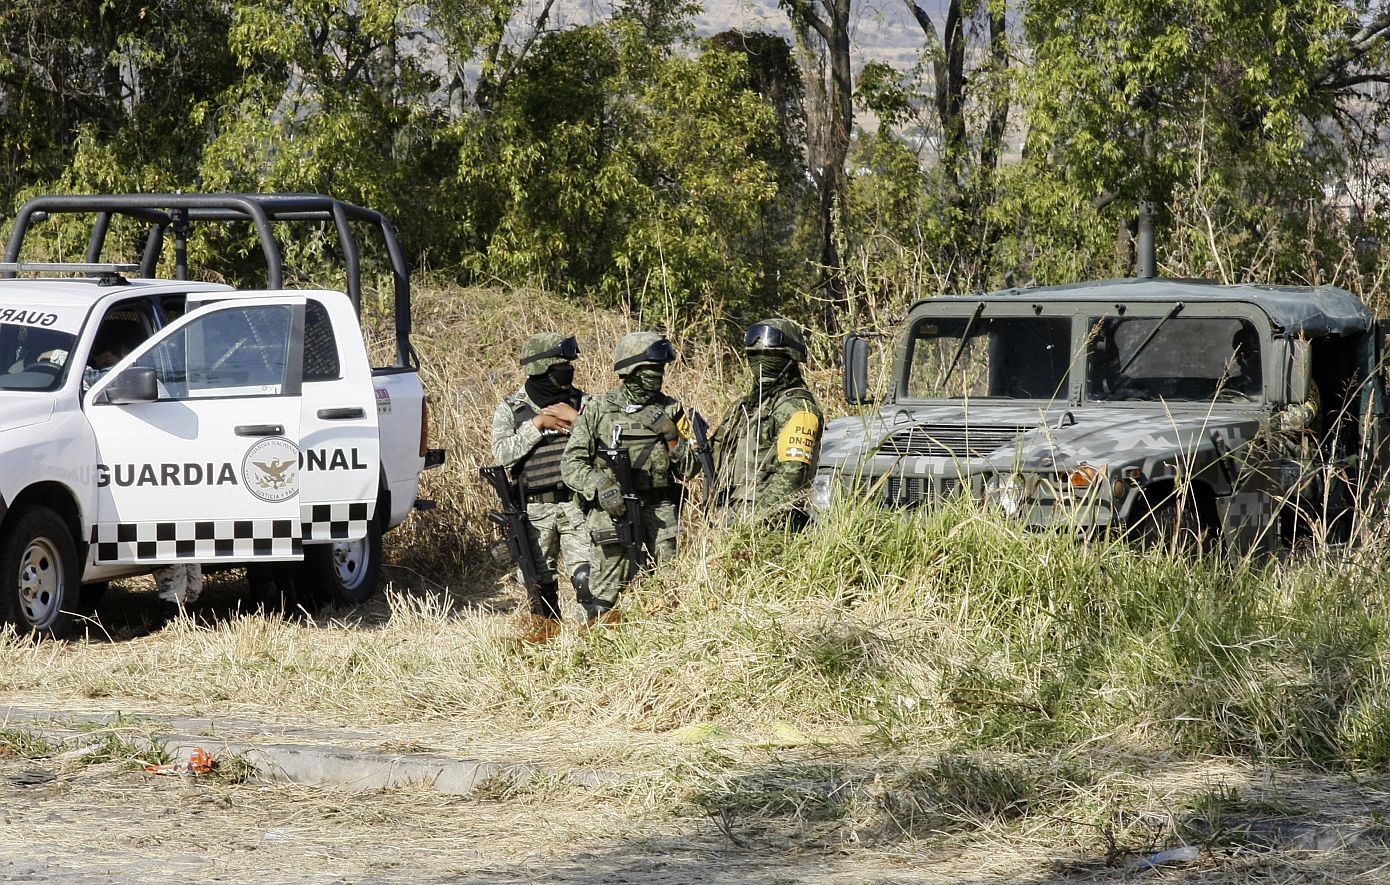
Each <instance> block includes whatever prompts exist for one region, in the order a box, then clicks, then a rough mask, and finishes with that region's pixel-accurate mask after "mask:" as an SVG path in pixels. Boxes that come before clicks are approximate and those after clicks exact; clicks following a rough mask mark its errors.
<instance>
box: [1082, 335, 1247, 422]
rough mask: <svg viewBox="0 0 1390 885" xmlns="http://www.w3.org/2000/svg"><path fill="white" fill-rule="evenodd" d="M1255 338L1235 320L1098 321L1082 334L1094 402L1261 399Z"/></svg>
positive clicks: (1089, 390)
mask: <svg viewBox="0 0 1390 885" xmlns="http://www.w3.org/2000/svg"><path fill="white" fill-rule="evenodd" d="M1261 355H1262V351H1261V347H1260V333H1259V330H1258V329H1256V328H1255V325H1254V324H1253V323H1251V322H1250V321H1248V320H1243V319H1239V318H1235V317H1182V316H1174V317H1171V318H1168V319H1164V318H1163V317H1128V318H1121V317H1113V316H1112V317H1095V318H1092V319H1091V321H1090V326H1089V332H1088V334H1087V336H1086V396H1087V398H1088V399H1093V400H1109V401H1117V400H1159V399H1163V400H1171V401H1178V402H1181V401H1204V400H1206V401H1210V400H1212V399H1216V398H1220V399H1223V400H1231V401H1237V402H1239V401H1249V400H1260V399H1262V397H1263V393H1264V381H1263V373H1262V371H1261V368H1260V366H1261Z"/></svg>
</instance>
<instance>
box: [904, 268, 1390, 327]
mask: <svg viewBox="0 0 1390 885" xmlns="http://www.w3.org/2000/svg"><path fill="white" fill-rule="evenodd" d="M947 297H949V299H950V300H952V301H971V302H973V301H978V300H980V299H981V298H1013V297H1017V298H1021V299H1022V298H1046V299H1048V300H1077V301H1122V302H1123V301H1128V302H1134V301H1154V302H1169V303H1171V302H1173V301H1191V302H1197V301H1208V302H1210V301H1243V302H1247V303H1250V304H1255V305H1257V306H1259V307H1260V309H1262V310H1263V311H1264V312H1265V313H1266V314H1268V315H1269V318H1270V320H1271V321H1272V322H1273V323H1274V325H1275V326H1276V327H1277V328H1278V330H1279V332H1280V333H1281V334H1283V335H1285V336H1289V337H1296V336H1299V335H1307V336H1310V337H1320V336H1323V335H1348V334H1351V333H1353V332H1363V331H1366V330H1367V329H1370V328H1371V327H1372V326H1373V325H1374V323H1375V317H1374V316H1373V315H1372V314H1371V311H1370V309H1369V308H1367V307H1366V305H1365V304H1364V303H1362V301H1361V299H1359V298H1357V297H1356V296H1355V295H1353V294H1351V293H1350V292H1348V291H1347V290H1345V289H1339V288H1337V287H1336V286H1255V285H1235V286H1223V285H1221V284H1220V283H1213V282H1209V281H1206V280H1182V279H1161V278H1159V279H1143V278H1129V279H1118V280H1096V281H1091V282H1084V283H1067V284H1065V285H1060V286H1039V287H1037V288H1032V289H1002V290H1000V291H997V292H988V293H984V294H980V295H959V296H943V299H944V298H947ZM929 300H941V299H924V300H923V301H918V302H917V303H916V304H914V305H913V307H914V308H915V307H917V306H918V305H920V304H923V303H925V302H926V301H929Z"/></svg>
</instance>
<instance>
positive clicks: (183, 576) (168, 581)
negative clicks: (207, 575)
mask: <svg viewBox="0 0 1390 885" xmlns="http://www.w3.org/2000/svg"><path fill="white" fill-rule="evenodd" d="M154 582H155V584H156V585H157V586H158V587H159V598H160V599H162V600H164V601H165V602H176V603H178V604H179V605H182V606H189V605H192V604H193V603H195V602H197V601H198V596H199V594H201V593H202V592H203V568H202V566H200V565H198V563H196V562H191V563H179V564H177V565H162V566H160V567H159V568H157V569H155V570H154Z"/></svg>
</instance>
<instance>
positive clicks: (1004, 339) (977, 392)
mask: <svg viewBox="0 0 1390 885" xmlns="http://www.w3.org/2000/svg"><path fill="white" fill-rule="evenodd" d="M969 325H970V318H969V317H953V318H940V317H938V318H932V319H926V320H923V321H921V322H919V323H918V324H917V326H916V327H915V328H914V329H913V335H912V341H911V343H910V347H911V351H910V354H909V359H908V375H907V396H908V397H909V398H911V399H932V398H941V397H945V398H959V397H972V398H974V397H982V398H983V397H993V398H1001V399H1057V398H1062V397H1065V396H1066V395H1067V369H1068V367H1069V366H1070V363H1071V320H1070V319H1069V318H1067V317H1039V316H1031V317H1017V316H1014V317H993V318H992V317H990V316H989V315H988V314H986V315H984V316H982V317H980V318H979V319H978V320H977V321H976V322H975V324H974V326H973V328H970V329H969V331H970V338H969V339H968V340H966V342H965V346H964V347H961V336H962V335H964V334H965V332H966V329H967V327H969ZM957 352H959V354H960V356H959V357H958V358H956V362H955V366H954V367H952V366H951V360H952V358H953V357H956V354H957ZM948 369H949V373H948ZM943 379H945V382H946V383H945V387H944V388H942V386H941V385H942V380H943Z"/></svg>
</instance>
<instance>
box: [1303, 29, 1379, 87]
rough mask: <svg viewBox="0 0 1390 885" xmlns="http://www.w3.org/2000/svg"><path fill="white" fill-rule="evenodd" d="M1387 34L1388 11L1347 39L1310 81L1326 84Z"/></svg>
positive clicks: (1316, 83)
mask: <svg viewBox="0 0 1390 885" xmlns="http://www.w3.org/2000/svg"><path fill="white" fill-rule="evenodd" d="M1387 34H1390V11H1387V12H1383V13H1381V14H1380V15H1378V16H1376V17H1375V18H1373V19H1371V20H1370V21H1369V22H1367V23H1366V24H1365V25H1364V26H1363V27H1362V28H1361V30H1359V31H1357V32H1356V33H1355V34H1353V35H1352V37H1351V39H1350V40H1349V41H1347V46H1346V48H1345V49H1344V50H1342V51H1341V52H1339V53H1337V54H1336V55H1334V56H1333V57H1332V58H1329V59H1328V60H1327V63H1326V64H1324V65H1323V66H1322V69H1321V70H1320V71H1318V73H1317V74H1316V75H1314V76H1313V78H1312V82H1313V83H1314V84H1315V85H1328V81H1329V80H1331V79H1332V78H1333V77H1334V76H1335V75H1336V74H1337V72H1338V71H1341V70H1344V69H1345V68H1346V66H1347V65H1349V64H1350V63H1352V62H1353V61H1355V60H1356V59H1358V58H1360V57H1361V56H1363V55H1365V54H1366V53H1368V52H1370V51H1371V50H1372V49H1374V48H1375V46H1376V44H1377V43H1381V42H1383V41H1384V40H1385V37H1386V35H1387Z"/></svg>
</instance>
